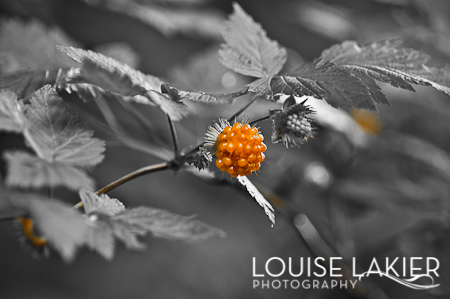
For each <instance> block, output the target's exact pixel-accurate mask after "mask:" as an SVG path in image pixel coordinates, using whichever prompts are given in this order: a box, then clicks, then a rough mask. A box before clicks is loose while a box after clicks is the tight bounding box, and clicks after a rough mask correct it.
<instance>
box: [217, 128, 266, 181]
mask: <svg viewBox="0 0 450 299" xmlns="http://www.w3.org/2000/svg"><path fill="white" fill-rule="evenodd" d="M263 140H264V136H262V135H261V134H258V129H257V128H255V127H251V126H250V125H249V124H244V125H242V124H241V123H234V124H233V126H227V127H225V128H224V130H223V132H222V133H220V134H219V136H218V137H217V143H216V153H215V154H216V156H217V161H216V166H217V167H218V168H219V169H220V170H221V171H223V172H228V173H229V174H230V175H231V176H232V177H237V176H238V175H250V174H251V172H252V171H255V170H258V169H259V168H260V164H259V163H260V162H262V161H264V158H265V156H264V154H262V152H264V151H266V150H267V146H266V145H265V144H264V143H263V142H262V141H263Z"/></svg>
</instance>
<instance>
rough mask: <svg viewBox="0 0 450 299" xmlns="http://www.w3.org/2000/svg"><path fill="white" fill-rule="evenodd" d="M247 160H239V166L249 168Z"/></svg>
mask: <svg viewBox="0 0 450 299" xmlns="http://www.w3.org/2000/svg"><path fill="white" fill-rule="evenodd" d="M247 164H248V163H247V160H245V159H239V161H238V165H239V167H245V166H247Z"/></svg>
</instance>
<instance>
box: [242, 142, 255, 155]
mask: <svg viewBox="0 0 450 299" xmlns="http://www.w3.org/2000/svg"><path fill="white" fill-rule="evenodd" d="M252 150H253V147H252V146H251V145H250V144H246V145H245V147H244V153H246V154H250V153H251V152H252Z"/></svg>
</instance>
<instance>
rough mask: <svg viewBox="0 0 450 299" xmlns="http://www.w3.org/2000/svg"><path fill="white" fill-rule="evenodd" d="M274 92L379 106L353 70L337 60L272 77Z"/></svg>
mask: <svg viewBox="0 0 450 299" xmlns="http://www.w3.org/2000/svg"><path fill="white" fill-rule="evenodd" d="M270 88H271V91H272V92H273V94H274V95H275V96H276V95H277V94H287V95H293V96H313V97H314V98H316V99H323V100H326V101H327V103H328V104H330V105H331V106H333V107H335V108H338V107H343V108H351V107H356V108H364V109H368V110H376V108H375V105H374V103H373V101H372V96H371V94H370V92H369V89H368V88H367V87H366V86H365V85H364V83H363V82H362V81H361V80H359V79H358V78H357V77H355V76H354V75H353V74H351V73H350V72H348V71H346V70H344V69H341V68H339V67H338V66H336V65H335V64H334V63H324V64H319V61H314V62H312V63H307V64H304V65H302V66H300V67H299V68H298V69H296V70H294V71H292V72H290V73H288V74H287V75H284V76H275V77H273V78H272V80H271V81H270Z"/></svg>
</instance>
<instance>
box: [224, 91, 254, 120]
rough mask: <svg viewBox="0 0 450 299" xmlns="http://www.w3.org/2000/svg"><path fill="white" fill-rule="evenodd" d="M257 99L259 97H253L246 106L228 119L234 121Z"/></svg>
mask: <svg viewBox="0 0 450 299" xmlns="http://www.w3.org/2000/svg"><path fill="white" fill-rule="evenodd" d="M257 99H258V97H254V98H253V99H251V100H250V101H249V102H248V103H247V104H246V105H245V106H244V107H242V108H241V109H239V110H238V111H237V112H236V113H234V114H233V115H232V116H230V118H228V121H230V122H232V121H233V119H234V118H236V117H238V116H239V115H240V114H241V113H242V112H244V111H245V110H246V109H247V108H248V107H250V105H251V104H253V103H254V102H255V101H256V100H257Z"/></svg>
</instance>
